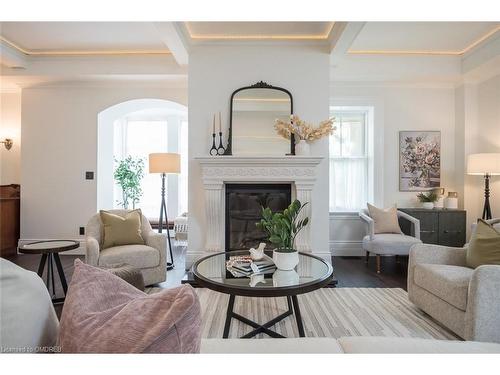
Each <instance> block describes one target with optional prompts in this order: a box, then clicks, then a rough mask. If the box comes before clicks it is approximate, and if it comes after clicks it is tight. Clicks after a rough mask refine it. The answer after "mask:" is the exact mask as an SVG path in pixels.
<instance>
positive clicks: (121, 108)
mask: <svg viewBox="0 0 500 375" xmlns="http://www.w3.org/2000/svg"><path fill="white" fill-rule="evenodd" d="M97 117H98V118H97V124H98V125H97V126H98V128H97V209H98V210H100V209H112V208H120V207H121V188H120V186H119V185H117V184H116V182H115V180H114V177H113V174H114V170H115V167H116V165H117V162H119V161H120V160H122V159H124V158H126V157H128V156H131V157H132V158H134V159H136V160H137V159H142V160H143V161H144V178H143V179H142V181H141V188H142V191H143V195H142V197H141V198H140V200H139V202H138V203H137V205H136V207H139V208H141V210H142V211H143V213H144V215H146V216H147V217H148V218H151V219H156V218H157V217H158V215H159V209H160V208H159V205H160V184H161V183H160V176H159V175H158V174H151V175H150V174H149V173H148V155H149V154H150V153H153V152H175V153H179V154H181V173H180V175H169V176H168V178H167V191H168V194H167V209H168V212H169V217H170V218H171V219H173V218H175V217H176V216H178V215H180V214H181V213H183V212H186V211H187V191H188V189H187V174H188V170H187V168H188V161H187V153H188V150H187V142H188V134H187V132H188V124H187V107H186V106H184V105H182V104H179V103H175V102H171V101H168V100H163V99H135V100H129V101H126V102H122V103H119V104H116V105H113V106H111V107H109V108H106V109H105V110H103V111H101V112H100V113H99V114H98V116H97ZM129 208H130V207H129Z"/></svg>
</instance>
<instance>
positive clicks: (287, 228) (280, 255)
mask: <svg viewBox="0 0 500 375" xmlns="http://www.w3.org/2000/svg"><path fill="white" fill-rule="evenodd" d="M306 205H307V202H306V203H304V204H302V203H300V201H299V200H297V199H296V200H295V201H293V202H292V203H291V204H290V205H289V206H288V208H286V209H285V210H284V211H283V212H277V213H274V214H273V213H272V211H271V209H270V208H269V207H266V208H264V207H262V219H261V221H260V222H259V223H257V227H258V228H260V229H262V230H263V231H265V232H266V233H267V234H268V235H269V241H270V242H271V243H273V244H275V245H276V249H274V251H273V261H274V264H275V265H276V267H277V268H278V269H279V270H283V271H288V270H292V269H294V268H295V266H296V265H297V264H298V263H299V254H298V252H297V250H296V249H295V238H296V237H297V235H298V234H299V232H300V231H301V230H302V229H303V228H304V227H305V226H306V225H307V224H308V223H309V218H308V217H305V218H303V219H299V214H300V211H301V210H302V209H303V208H304V207H305V206H306Z"/></svg>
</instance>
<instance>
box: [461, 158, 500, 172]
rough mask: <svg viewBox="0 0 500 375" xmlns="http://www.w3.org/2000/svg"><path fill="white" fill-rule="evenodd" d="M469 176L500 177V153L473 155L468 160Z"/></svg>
mask: <svg viewBox="0 0 500 375" xmlns="http://www.w3.org/2000/svg"><path fill="white" fill-rule="evenodd" d="M467 174H475V175H481V176H482V175H485V174H490V175H500V153H487V154H471V155H469V157H468V159H467Z"/></svg>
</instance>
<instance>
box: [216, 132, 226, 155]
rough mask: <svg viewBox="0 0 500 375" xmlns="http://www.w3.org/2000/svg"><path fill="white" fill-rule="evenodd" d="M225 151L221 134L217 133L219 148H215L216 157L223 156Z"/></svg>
mask: <svg viewBox="0 0 500 375" xmlns="http://www.w3.org/2000/svg"><path fill="white" fill-rule="evenodd" d="M224 152H226V149H225V148H224V146H223V145H222V132H219V147H218V148H217V155H224Z"/></svg>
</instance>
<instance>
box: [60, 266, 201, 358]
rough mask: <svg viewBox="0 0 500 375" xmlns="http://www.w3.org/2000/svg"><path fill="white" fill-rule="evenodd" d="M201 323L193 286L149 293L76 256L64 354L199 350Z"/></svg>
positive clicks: (63, 328)
mask: <svg viewBox="0 0 500 375" xmlns="http://www.w3.org/2000/svg"><path fill="white" fill-rule="evenodd" d="M200 325H201V313H200V303H199V301H198V297H197V295H196V293H195V291H194V289H193V288H192V287H191V286H189V285H184V286H181V287H178V288H173V289H168V290H165V291H162V292H159V293H155V294H151V295H148V294H145V293H143V292H141V291H140V290H138V289H136V288H134V287H133V286H131V285H130V284H128V283H127V282H125V281H123V280H122V279H120V278H119V277H117V276H115V275H112V274H111V273H109V272H107V271H104V270H101V269H99V268H96V267H92V266H89V265H87V264H84V263H83V262H82V261H80V260H78V259H77V260H76V261H75V272H74V273H73V278H72V280H71V284H70V286H69V290H68V294H67V296H66V301H65V303H64V307H63V311H62V315H61V323H60V332H59V343H60V345H61V349H62V352H63V353H198V352H199V351H200V340H201V338H200V335H201V329H200Z"/></svg>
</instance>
